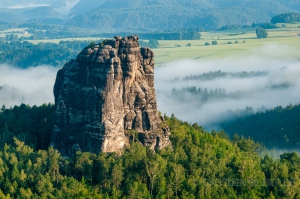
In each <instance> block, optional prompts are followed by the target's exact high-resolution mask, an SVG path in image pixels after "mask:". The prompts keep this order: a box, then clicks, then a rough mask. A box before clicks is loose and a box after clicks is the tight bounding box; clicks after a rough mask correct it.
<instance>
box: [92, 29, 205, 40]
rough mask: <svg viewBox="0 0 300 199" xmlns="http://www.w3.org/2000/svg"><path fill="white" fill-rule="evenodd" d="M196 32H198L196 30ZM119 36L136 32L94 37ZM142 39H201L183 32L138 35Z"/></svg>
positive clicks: (197, 33) (105, 34)
mask: <svg viewBox="0 0 300 199" xmlns="http://www.w3.org/2000/svg"><path fill="white" fill-rule="evenodd" d="M194 31H196V30H194ZM116 34H118V35H130V34H132V35H135V34H136V32H132V33H131V32H121V33H100V34H94V35H93V36H97V37H114V36H115V35H116ZM138 36H139V38H140V39H149V40H197V39H200V38H201V34H200V33H199V32H192V31H190V32H184V31H182V30H171V31H165V32H149V33H145V32H140V33H138Z"/></svg>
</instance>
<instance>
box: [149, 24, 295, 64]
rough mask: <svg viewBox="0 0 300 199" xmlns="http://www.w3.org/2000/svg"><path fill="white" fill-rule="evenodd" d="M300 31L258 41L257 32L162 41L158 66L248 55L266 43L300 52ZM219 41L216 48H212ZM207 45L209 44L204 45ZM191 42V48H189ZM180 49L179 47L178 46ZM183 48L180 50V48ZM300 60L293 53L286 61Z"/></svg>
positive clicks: (271, 32) (204, 34) (276, 33)
mask: <svg viewBox="0 0 300 199" xmlns="http://www.w3.org/2000/svg"><path fill="white" fill-rule="evenodd" d="M299 34H300V28H290V29H289V28H285V29H283V28H281V29H273V30H268V37H267V38H264V39H257V37H256V34H255V31H253V30H252V31H249V32H242V31H219V32H202V33H201V35H202V36H201V39H200V40H180V41H174V40H160V41H159V43H160V47H159V48H158V49H154V52H155V60H156V64H158V65H159V64H162V63H166V62H170V61H174V60H181V59H211V58H223V57H228V56H231V55H245V54H246V53H248V52H249V50H251V49H255V48H259V47H261V46H263V45H266V44H274V45H276V44H278V45H286V46H289V47H292V48H295V50H296V49H299V50H300V36H298V35H299ZM212 41H217V45H211V42H212ZM206 42H208V43H209V44H210V45H208V46H207V45H205V43H206ZM188 43H190V44H191V46H189V47H188V46H187V44H188ZM176 46H177V47H176ZM178 46H180V47H178ZM291 58H293V59H300V54H298V53H291V54H290V55H288V56H287V57H286V59H291Z"/></svg>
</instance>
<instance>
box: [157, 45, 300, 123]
mask: <svg viewBox="0 0 300 199" xmlns="http://www.w3.org/2000/svg"><path fill="white" fill-rule="evenodd" d="M293 53H298V54H299V53H300V52H299V51H298V52H297V51H295V49H292V48H289V47H287V46H279V45H266V46H263V47H261V48H259V49H255V50H252V51H250V52H249V55H248V56H243V57H241V56H239V57H233V56H232V57H228V58H225V59H215V60H202V61H194V60H182V61H178V62H174V63H167V64H164V65H163V66H161V67H157V68H156V70H155V87H156V90H157V100H158V109H159V110H160V111H161V112H162V113H166V114H167V115H171V114H172V113H174V114H175V116H176V117H178V118H180V119H182V120H184V121H188V122H190V123H194V122H197V123H198V124H200V125H203V126H205V127H207V128H210V127H216V126H215V124H216V123H218V122H219V121H221V120H223V119H228V118H227V117H228V115H227V113H228V111H235V110H237V109H245V108H246V107H249V106H250V107H252V108H253V109H254V110H256V109H260V108H262V107H264V108H273V107H276V106H279V105H282V106H286V105H288V104H298V103H300V78H299V77H300V61H299V60H291V59H286V57H288V55H291V54H293ZM218 71H219V72H218ZM251 72H252V73H258V74H261V75H257V76H254V75H253V76H251V74H250V73H251ZM244 73H245V74H246V75H245V77H243V76H242V75H243V74H244ZM217 74H232V75H231V76H230V75H227V76H226V75H223V76H221V75H219V76H218V75H217ZM203 77H209V78H203ZM192 87H195V88H194V89H193V91H190V90H192V89H191V88H192Z"/></svg>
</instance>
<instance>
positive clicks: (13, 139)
mask: <svg viewBox="0 0 300 199" xmlns="http://www.w3.org/2000/svg"><path fill="white" fill-rule="evenodd" d="M292 109H295V111H296V109H297V106H295V107H292ZM53 113H54V106H53V105H52V104H44V105H42V106H33V107H30V106H27V105H24V104H22V105H20V106H15V107H13V108H5V107H2V109H1V113H0V125H1V131H0V133H1V145H0V164H1V166H0V186H1V187H0V189H1V191H0V198H299V197H300V195H299V194H300V187H299V182H300V179H299V176H300V175H299V174H300V157H299V155H298V153H296V152H291V153H283V154H282V155H280V157H279V158H273V157H271V156H270V155H268V152H267V151H266V148H265V147H264V146H263V145H262V144H260V143H257V142H255V141H253V140H252V139H250V138H244V137H240V136H234V138H233V139H232V140H230V139H229V137H228V135H227V134H226V133H225V132H224V131H219V132H216V131H212V132H206V131H205V130H204V129H203V128H202V127H201V126H198V125H197V124H193V125H190V124H188V123H187V122H182V121H180V120H178V119H177V118H176V117H175V116H174V115H172V116H171V117H168V116H166V115H165V116H164V119H165V121H166V123H167V124H168V125H169V127H170V130H171V132H172V134H171V137H170V139H171V141H172V147H170V148H166V149H163V150H160V151H156V152H153V151H151V150H150V149H148V148H147V147H143V146H141V145H140V144H139V143H138V142H132V143H131V144H130V146H128V147H127V148H126V149H125V150H124V152H123V153H122V154H116V153H110V154H106V153H100V154H92V153H88V152H78V153H77V154H76V155H75V156H73V157H69V158H65V157H61V156H60V154H59V152H58V151H56V150H54V149H53V148H52V147H51V146H49V144H50V137H51V131H52V128H53ZM282 113H284V111H282Z"/></svg>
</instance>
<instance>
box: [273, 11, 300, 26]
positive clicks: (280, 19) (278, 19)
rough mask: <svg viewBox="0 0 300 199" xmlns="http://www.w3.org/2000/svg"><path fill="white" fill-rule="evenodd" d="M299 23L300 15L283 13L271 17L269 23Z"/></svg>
mask: <svg viewBox="0 0 300 199" xmlns="http://www.w3.org/2000/svg"><path fill="white" fill-rule="evenodd" d="M296 22H300V13H284V14H280V15H276V16H274V17H272V19H271V23H274V24H275V23H296Z"/></svg>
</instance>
